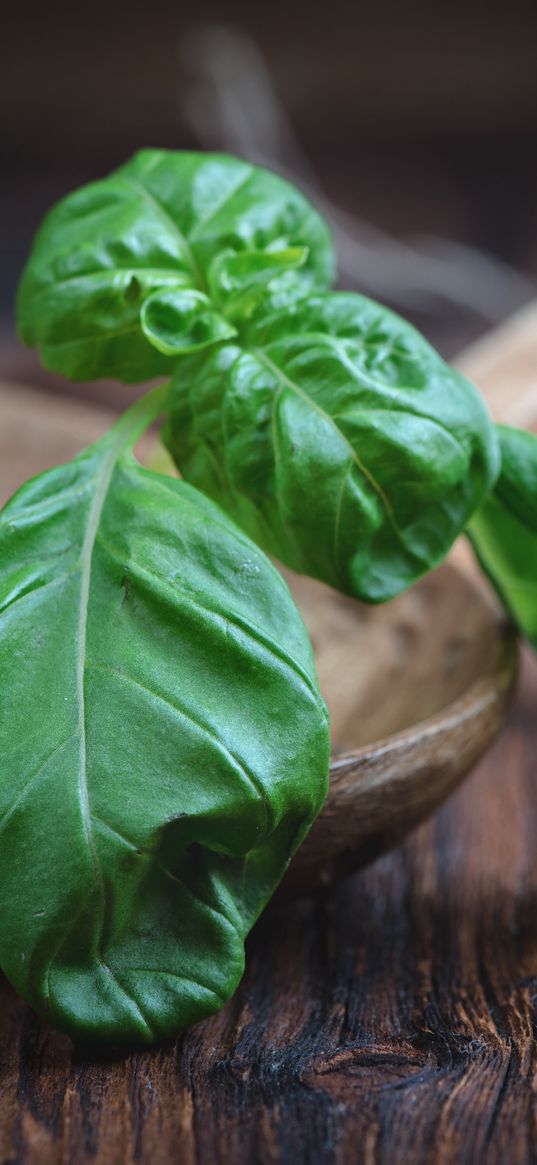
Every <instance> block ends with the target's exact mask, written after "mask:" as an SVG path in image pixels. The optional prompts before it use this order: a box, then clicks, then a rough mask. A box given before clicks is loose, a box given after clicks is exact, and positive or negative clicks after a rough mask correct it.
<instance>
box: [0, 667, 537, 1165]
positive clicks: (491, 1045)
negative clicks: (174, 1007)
mask: <svg viewBox="0 0 537 1165" xmlns="http://www.w3.org/2000/svg"><path fill="white" fill-rule="evenodd" d="M536 706H537V667H536V666H535V665H534V664H533V663H532V664H530V663H527V665H526V666H525V669H524V681H523V685H522V688H521V692H520V696H519V698H518V700H517V703H516V706H515V708H514V710H513V713H512V715H511V718H510V723H509V729H508V731H506V732H505V733H504V735H503V737H502V738H501V740H500V742H499V743H498V745H497V746H496V748H495V749H494V751H493V752H492V753H491V754H490V755H489V757H488V758H487V760H486V761H485V762H484V763H483V764H482V765H481V766H480V768H479V770H478V771H476V772H475V774H474V775H473V776H472V777H471V778H470V780H469V781H468V782H467V784H466V785H465V786H464V787H463V788H462V789H461V790H460V791H459V793H458V794H457V795H456V796H455V797H454V798H453V799H452V800H451V801H450V802H449V804H448V805H447V806H446V807H445V808H444V809H442V811H441V812H440V813H439V814H438V816H437V817H436V818H434V819H432V820H431V821H429V822H428V823H427V824H426V825H424V826H422V827H421V828H420V829H419V830H418V831H417V832H416V833H415V834H414V835H412V837H411V838H410V839H408V840H407V841H406V843H405V844H404V845H403V846H401V847H400V848H399V849H397V850H395V851H393V852H392V854H391V855H389V856H387V857H385V858H383V859H381V860H380V861H378V862H377V863H375V864H374V865H373V866H370V867H368V868H367V869H365V870H363V871H361V872H360V873H359V874H356V875H354V876H353V877H352V878H350V879H347V880H346V881H345V882H342V883H340V885H339V887H338V888H337V889H336V890H335V891H333V892H331V893H330V894H329V895H326V896H318V897H317V899H315V900H314V899H310V900H305V901H302V902H298V903H296V904H295V905H293V906H289V907H286V908H285V909H283V910H280V911H277V910H276V909H274V908H273V909H272V910H271V911H269V912H268V913H267V915H266V916H265V917H264V919H263V920H262V922H261V923H260V924H259V925H258V927H257V928H256V931H255V932H254V934H253V935H252V937H251V940H250V943H249V958H248V968H247V972H246V976H245V979H244V981H243V984H242V986H241V988H240V990H239V992H238V994H237V996H236V998H235V999H234V1000H233V1001H232V1002H231V1003H230V1004H229V1005H228V1006H227V1007H226V1008H225V1010H224V1011H223V1012H222V1013H221V1014H220V1015H219V1016H217V1017H215V1018H214V1019H212V1020H210V1021H207V1022H205V1023H203V1024H200V1025H198V1026H197V1027H196V1028H194V1029H192V1030H191V1031H190V1032H189V1033H187V1034H186V1035H184V1036H183V1037H182V1038H181V1039H179V1040H178V1041H177V1043H176V1044H175V1045H173V1046H169V1047H167V1048H165V1049H163V1050H161V1051H159V1052H153V1053H150V1052H144V1053H143V1054H140V1055H130V1056H129V1057H127V1058H126V1059H123V1058H121V1057H118V1058H117V1059H111V1060H109V1061H99V1060H98V1059H95V1058H90V1057H85V1056H84V1055H83V1054H82V1053H80V1052H79V1053H77V1052H76V1050H74V1049H73V1048H72V1046H71V1044H70V1042H69V1041H68V1040H67V1039H65V1038H63V1037H61V1036H57V1035H54V1034H52V1033H50V1032H49V1031H47V1030H46V1028H45V1027H44V1026H43V1025H42V1024H41V1023H40V1022H39V1021H37V1020H36V1019H35V1018H34V1017H33V1016H32V1015H31V1014H30V1013H29V1012H28V1010H27V1009H26V1008H25V1007H24V1005H23V1004H22V1003H20V1002H19V1001H18V1000H17V998H16V997H15V996H14V994H13V992H12V991H11V990H10V989H9V988H8V987H7V985H4V987H3V989H2V993H1V998H0V1008H1V1015H2V1017H3V1022H2V1026H1V1030H0V1089H1V1094H0V1113H1V1121H0V1153H1V1160H2V1161H3V1162H6V1163H7V1162H10V1163H12V1165H15V1162H16V1163H17V1165H38V1163H39V1165H60V1163H61V1165H64V1163H65V1165H71V1163H72V1162H73V1163H76V1165H86V1163H87V1165H89V1163H90V1162H91V1163H94V1165H136V1163H138V1162H142V1163H143V1165H146V1163H147V1165H167V1163H169V1162H177V1165H230V1163H233V1165H234V1163H235V1162H243V1161H244V1162H252V1163H259V1165H272V1163H275V1162H277V1163H281V1165H310V1163H313V1165H317V1163H319V1165H321V1163H322V1165H324V1163H329V1165H332V1163H334V1165H336V1163H337V1165H361V1163H362V1162H363V1163H364V1165H376V1163H379V1165H393V1163H396V1165H399V1163H401V1165H403V1163H404V1165H407V1163H412V1165H421V1163H423V1165H426V1163H427V1165H429V1163H430V1162H434V1163H435V1165H452V1163H453V1162H457V1163H459V1165H475V1163H476V1162H479V1163H481V1162H482V1163H483V1165H506V1163H509V1165H525V1163H526V1162H531V1161H534V1160H535V1148H534V1146H535V1139H536V1133H537V1098H536V1095H535V1078H536V1070H537V1062H536V1052H537V1044H536V1043H535V1018H536V1012H535V999H536V997H537V772H536V767H535V742H536V737H535V708H536Z"/></svg>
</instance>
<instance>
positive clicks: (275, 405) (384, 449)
mask: <svg viewBox="0 0 537 1165" xmlns="http://www.w3.org/2000/svg"><path fill="white" fill-rule="evenodd" d="M165 439H166V442H167V444H168V447H169V449H170V451H171V453H172V455H173V456H174V459H175V461H176V464H177V465H178V467H179V469H180V471H181V473H182V474H183V476H184V477H185V478H187V480H189V481H191V482H192V483H193V484H195V485H197V486H198V487H199V488H201V489H203V490H204V491H205V492H207V493H208V494H209V495H211V496H213V497H214V498H217V499H218V501H219V503H220V504H221V505H222V506H223V507H224V508H225V509H226V510H227V511H228V513H230V514H231V515H232V517H234V518H235V520H236V521H237V522H238V523H239V524H240V525H241V526H242V527H243V528H244V529H245V530H246V531H248V533H249V534H250V535H251V536H252V537H253V538H254V540H255V541H256V542H258V543H259V544H260V545H261V546H263V547H264V549H266V550H267V551H268V552H270V553H271V554H274V555H275V556H276V557H278V558H280V559H281V560H282V561H283V562H285V563H286V564H287V565H288V566H291V567H292V568H293V569H295V570H298V571H300V572H302V573H305V574H310V575H313V576H314V577H316V578H319V579H322V580H324V581H325V582H328V583H330V584H331V585H333V586H335V587H337V588H338V589H340V590H343V591H345V592H348V593H350V594H353V595H357V596H358V597H359V598H361V599H365V600H366V601H368V602H381V601H384V600H386V599H390V598H392V597H393V596H394V595H396V594H398V593H399V592H400V591H402V590H403V589H404V588H405V587H408V586H409V585H410V584H411V583H412V582H414V581H415V580H416V579H417V578H419V577H420V576H421V575H422V574H424V573H425V572H426V571H428V570H430V569H431V568H432V567H434V566H436V565H437V564H438V563H439V562H440V561H441V560H442V559H443V557H444V556H445V554H446V553H447V551H448V550H449V547H450V546H451V544H452V542H453V541H454V539H455V538H456V537H457V535H458V534H459V533H460V532H461V530H462V529H463V527H464V526H465V524H466V522H467V521H468V519H469V517H470V515H471V514H472V513H473V511H474V510H475V509H476V507H477V506H478V505H479V504H480V502H481V500H482V498H483V497H484V495H485V494H486V493H487V491H488V490H489V489H490V487H491V485H492V484H493V482H494V480H495V477H496V474H497V470H498V450H497V441H496V436H495V433H494V429H493V426H492V424H491V422H490V420H489V418H488V414H487V412H486V410H485V407H484V405H483V403H482V401H481V399H480V397H479V396H478V394H477V392H476V391H475V390H474V389H473V388H472V386H471V385H470V384H469V383H468V382H467V381H466V380H464V378H463V377H462V376H461V375H460V374H459V373H458V372H456V371H455V370H454V369H452V368H450V367H449V366H448V365H446V364H445V363H444V361H443V360H442V359H441V358H440V357H439V356H438V355H437V354H436V353H435V352H434V351H433V349H432V348H431V347H430V346H429V345H428V344H427V343H426V341H425V340H424V339H423V338H422V337H421V336H420V335H419V334H418V333H417V332H416V331H415V330H414V329H413V328H412V327H410V326H409V325H408V324H406V323H405V322H404V321H403V320H401V319H399V318H398V317H397V316H395V315H393V314H392V313H391V312H389V311H387V310H386V309H384V308H382V307H380V306H379V305H378V304H375V303H372V302H371V301H369V300H367V299H364V298H363V297H361V296H358V295H354V294H351V293H349V294H347V293H333V294H330V295H323V296H312V297H310V298H309V299H308V300H307V301H306V300H303V301H302V300H301V301H298V302H296V303H294V304H287V305H286V306H285V307H284V308H283V309H282V308H279V307H274V306H273V307H272V308H270V309H269V307H268V305H267V303H266V302H265V303H264V304H263V310H262V311H260V312H258V313H257V315H256V316H255V317H254V318H253V319H252V321H251V322H250V323H249V324H248V323H243V324H242V326H241V328H240V336H239V338H238V340H237V342H236V343H233V344H227V345H224V346H223V347H221V348H219V349H218V350H217V351H216V350H215V351H214V352H209V353H207V354H202V355H201V356H199V357H197V358H196V357H193V358H188V359H186V360H184V361H182V362H181V365H180V366H178V367H177V368H176V371H175V374H174V379H173V383H172V395H171V412H170V419H169V423H168V425H167V427H166V431H165Z"/></svg>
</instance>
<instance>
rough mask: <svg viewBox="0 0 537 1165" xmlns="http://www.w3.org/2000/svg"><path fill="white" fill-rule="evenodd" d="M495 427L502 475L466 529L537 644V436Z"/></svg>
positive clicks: (523, 628)
mask: <svg viewBox="0 0 537 1165" xmlns="http://www.w3.org/2000/svg"><path fill="white" fill-rule="evenodd" d="M497 429H498V436H499V440H500V450H501V458H502V466H501V472H500V476H499V478H498V481H497V483H496V487H495V489H494V493H493V494H491V495H490V496H489V497H488V498H486V500H485V502H484V503H483V505H482V506H481V508H480V509H479V510H478V512H477V514H475V516H474V517H473V518H472V521H471V522H470V525H469V527H468V530H467V533H468V536H469V538H470V541H471V543H472V545H473V547H474V550H475V552H476V555H477V557H478V560H479V562H480V564H481V566H482V567H483V570H484V571H485V573H486V574H487V575H488V577H489V578H490V580H491V582H492V583H493V585H494V586H495V588H496V590H497V591H498V594H499V595H500V598H501V599H502V601H503V603H504V605H505V606H506V607H507V610H508V611H509V612H510V613H511V615H512V617H513V619H514V620H515V622H516V623H517V624H518V626H519V628H520V630H521V632H522V634H523V635H526V636H527V638H528V639H529V640H530V642H531V643H533V646H534V647H535V648H537V437H534V436H533V435H532V434H531V433H526V432H523V431H521V430H520V429H512V428H508V427H507V426H506V425H498V426H497Z"/></svg>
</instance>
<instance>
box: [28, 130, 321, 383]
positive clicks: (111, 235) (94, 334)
mask: <svg viewBox="0 0 537 1165" xmlns="http://www.w3.org/2000/svg"><path fill="white" fill-rule="evenodd" d="M297 265H301V283H300V288H301V290H304V291H306V290H311V289H313V288H319V289H324V288H325V287H328V286H329V284H330V281H331V277H332V268H333V260H332V250H331V245H330V239H329V235H328V231H327V228H326V226H325V224H324V222H323V220H322V219H321V218H320V217H319V215H318V214H317V213H316V211H314V209H313V207H312V206H311V205H310V203H309V202H307V200H306V199H305V198H304V197H303V195H302V194H300V193H299V191H298V190H295V189H294V187H293V186H291V185H290V184H289V183H288V182H285V181H284V180H283V179H282V178H279V177H278V176H277V175H276V174H272V173H271V172H270V171H268V170H262V169H260V168H259V167H256V166H252V165H250V164H249V163H248V162H242V161H239V159H237V158H229V157H226V156H223V155H220V154H196V153H171V152H169V151H166V150H141V151H140V153H138V154H136V155H135V156H134V158H132V160H131V161H130V162H127V164H126V165H124V166H121V167H120V168H119V170H116V171H115V172H114V173H113V174H112V175H110V177H109V178H104V179H102V180H101V181H100V182H93V183H91V184H90V185H89V186H85V187H83V188H82V189H81V190H76V191H75V192H74V193H73V194H70V195H68V196H67V198H64V199H63V200H62V201H61V202H60V203H58V205H57V206H55V207H54V209H53V210H52V211H50V213H49V214H48V216H47V217H46V219H45V221H44V223H43V226H42V227H41V230H40V231H39V233H38V235H37V238H36V240H35V244H34V247H33V251H32V254H31V256H30V259H29V262H28V265H27V267H26V270H25V272H24V275H23V278H22V281H21V285H20V289H19V298H18V308H19V326H20V334H21V337H22V339H23V340H24V341H25V343H27V344H31V345H35V346H36V347H38V348H39V349H40V351H41V356H42V359H43V361H44V363H45V364H46V366H47V368H50V369H53V370H54V371H55V372H61V373H62V374H63V375H64V376H69V377H71V378H72V379H77V380H94V379H96V378H98V377H102V376H107V377H117V378H118V379H119V380H123V381H131V382H136V381H142V380H147V379H149V378H150V377H153V376H160V375H163V374H164V375H165V374H166V373H167V372H168V371H169V370H170V367H171V366H172V365H171V362H170V356H172V355H176V354H177V353H178V352H179V351H182V350H184V349H178V348H177V347H176V346H172V350H171V351H170V350H169V345H168V344H166V345H165V346H164V347H163V344H162V341H159V337H158V334H155V333H154V332H153V331H152V330H151V329H147V328H146V327H145V328H144V327H142V324H141V312H142V309H143V306H144V304H145V302H146V300H147V299H149V297H150V296H153V295H154V294H155V292H161V293H162V292H165V291H166V292H168V291H171V292H176V291H178V290H179V289H186V290H187V291H191V292H192V291H195V292H201V293H202V294H203V295H207V294H208V293H210V294H211V295H212V296H213V297H214V299H215V301H216V306H217V311H220V310H221V309H222V308H224V306H225V303H226V299H227V298H230V300H231V306H232V309H233V307H234V306H235V300H236V297H237V292H238V291H240V290H241V289H243V290H248V291H249V293H250V295H251V293H252V290H253V285H254V284H256V282H257V285H258V287H259V285H260V284H261V285H266V284H267V281H270V277H272V279H276V278H277V277H280V278H281V277H282V276H283V286H284V287H285V288H286V289H287V293H288V294H290V295H292V294H293V283H292V273H293V270H294V269H295V268H296V267H297ZM289 274H290V275H291V282H289V279H288V277H287V276H288V275H289ZM215 292H216V294H215ZM175 302H176V304H178V303H179V300H178V299H176V300H175ZM177 310H178V314H179V315H180V316H184V312H181V310H180V309H179V308H178V309H177ZM183 326H184V319H181V320H180V321H179V331H180V332H182V331H183ZM202 330H203V331H204V334H205V342H209V333H210V328H209V329H208V328H207V327H206V325H204V327H203V329H202ZM222 338H223V337H222V334H219V332H218V327H217V326H215V327H214V330H213V342H217V341H218V340H220V339H222ZM193 346H194V347H195V346H197V345H196V344H194V345H193Z"/></svg>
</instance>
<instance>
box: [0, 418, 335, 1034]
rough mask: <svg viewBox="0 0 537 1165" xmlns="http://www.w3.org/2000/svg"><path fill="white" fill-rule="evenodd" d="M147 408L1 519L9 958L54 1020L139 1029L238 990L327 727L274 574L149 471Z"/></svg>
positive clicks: (186, 494) (1, 894)
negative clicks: (138, 447)
mask: <svg viewBox="0 0 537 1165" xmlns="http://www.w3.org/2000/svg"><path fill="white" fill-rule="evenodd" d="M137 408H138V406H136V407H135V409H134V410H133V411H132V412H130V413H128V414H127V416H126V418H124V419H123V420H122V421H121V422H119V424H118V425H117V426H116V427H115V428H114V429H113V430H112V431H111V433H110V434H108V435H107V436H106V437H105V438H104V439H103V440H102V441H100V442H99V443H98V444H96V445H94V446H92V447H91V448H89V449H87V450H86V451H85V452H84V453H82V454H81V455H80V456H79V457H77V458H76V459H75V460H74V461H73V462H72V463H71V464H69V465H64V466H61V467H60V468H58V469H53V470H51V471H50V472H49V473H46V474H44V475H43V476H42V477H39V478H37V479H35V480H34V481H32V482H30V483H29V484H28V485H26V486H24V487H23V488H22V489H21V490H20V491H19V493H18V494H16V495H15V497H14V498H13V499H12V500H11V501H10V502H9V503H8V505H7V506H6V507H5V509H4V511H3V513H2V515H1V516H0V561H1V564H2V567H1V572H0V678H1V687H0V691H1V693H2V694H1V697H0V727H1V748H2V763H3V778H2V786H1V790H0V840H1V845H0V964H1V966H2V969H3V970H4V972H5V973H6V975H7V976H8V978H9V979H10V980H11V982H12V983H13V985H14V986H15V988H16V989H17V990H18V991H20V992H21V994H22V995H23V996H24V997H25V998H26V999H27V1000H28V1002H29V1003H30V1004H31V1005H32V1006H33V1007H34V1008H35V1009H36V1010H37V1011H39V1012H40V1013H41V1014H42V1015H43V1016H45V1017H46V1018H47V1019H48V1020H49V1021H50V1022H52V1023H53V1024H54V1025H56V1026H57V1027H60V1028H63V1029H65V1030H66V1031H68V1032H71V1033H73V1034H75V1035H77V1034H78V1035H83V1036H89V1037H95V1038H99V1039H105V1038H107V1039H117V1040H123V1039H134V1040H142V1041H147V1042H151V1041H152V1040H154V1039H157V1038H161V1037H163V1036H166V1035H170V1034H173V1033H174V1032H175V1031H177V1029H178V1028H179V1027H181V1026H183V1025H186V1024H189V1023H193V1022H195V1021H196V1020H198V1019H200V1018H201V1017H203V1016H205V1015H207V1014H208V1013H210V1012H213V1011H215V1010H217V1009H218V1008H219V1007H220V1006H221V1004H222V1003H223V1002H224V1001H225V1000H226V999H227V998H228V997H229V996H230V995H231V994H232V992H233V991H234V989H235V987H236V985H237V982H238V980H239V979H240V976H241V973H242V969H243V962H244V954H243V942H244V937H245V935H246V933H247V931H248V930H249V928H250V927H251V925H252V923H253V922H254V920H255V918H256V917H257V916H258V914H259V912H260V911H261V909H262V907H263V906H264V904H265V903H266V901H267V899H268V898H269V896H270V894H271V892H272V891H273V889H274V887H275V885H276V883H277V882H278V880H279V878H280V877H281V875H282V873H283V871H284V870H285V867H286V865H287V863H288V860H289V857H290V855H291V854H292V853H293V851H294V849H295V848H296V847H297V845H298V844H299V843H300V841H301V840H302V838H303V837H304V835H305V833H306V832H307V829H308V827H309V825H310V823H311V821H312V819H313V817H314V816H315V814H316V813H317V811H318V810H319V808H320V806H321V803H322V800H323V798H324V794H325V790H326V775H327V764H328V732H327V717H326V712H325V708H324V705H323V703H322V700H321V698H320V696H319V692H318V687H317V681H316V676H315V668H314V664H313V660H312V654H311V648H310V645H309V641H308V638H307V635H306V631H305V629H304V626H303V624H302V621H301V619H300V616H299V615H298V612H297V611H296V608H295V606H294V603H293V601H292V599H291V596H290V594H289V592H288V590H287V587H286V585H285V583H284V582H283V580H282V578H281V577H280V576H279V574H278V573H277V572H276V571H275V569H274V568H273V567H272V566H271V564H270V563H269V562H268V560H267V559H266V558H265V557H264V555H263V553H262V552H261V551H260V550H259V549H257V548H256V547H255V546H254V545H253V544H252V543H251V542H250V541H249V539H248V538H247V537H245V535H244V534H242V533H241V532H240V531H238V530H237V529H236V527H235V526H234V525H233V524H232V523H231V522H230V521H229V520H228V519H226V518H225V516H224V515H223V514H222V513H221V512H220V511H219V510H218V508H217V507H216V506H214V504H213V503H212V502H210V501H208V500H207V499H205V498H203V497H202V496H200V495H199V494H198V493H197V492H196V491H195V490H193V489H192V488H191V487H190V486H188V485H186V484H185V483H183V482H179V481H176V480H172V479H170V478H166V477H161V476H159V475H157V474H154V473H151V472H149V471H147V470H145V469H142V468H141V467H140V465H139V464H138V463H137V462H136V461H135V459H134V457H133V456H132V454H131V453H130V451H129V447H130V445H131V444H132V442H133V441H134V440H135V439H136V438H137V436H138V435H139V431H140V415H139V412H137ZM146 423H147V418H145V420H144V425H145V424H146ZM282 644H284V646H282Z"/></svg>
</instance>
